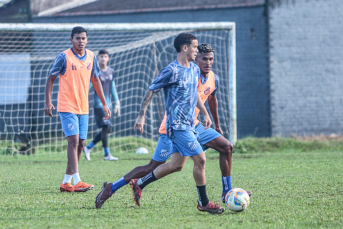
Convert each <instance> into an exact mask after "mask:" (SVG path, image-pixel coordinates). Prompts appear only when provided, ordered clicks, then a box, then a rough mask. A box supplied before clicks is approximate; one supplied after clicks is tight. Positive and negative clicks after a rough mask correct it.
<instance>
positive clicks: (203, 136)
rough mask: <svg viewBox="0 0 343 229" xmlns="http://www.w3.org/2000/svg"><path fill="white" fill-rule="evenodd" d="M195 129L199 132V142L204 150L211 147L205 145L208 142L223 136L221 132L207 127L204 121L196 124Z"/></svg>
mask: <svg viewBox="0 0 343 229" xmlns="http://www.w3.org/2000/svg"><path fill="white" fill-rule="evenodd" d="M195 131H196V132H197V133H198V136H197V137H198V142H199V143H200V145H201V146H202V148H203V150H207V149H208V148H209V147H207V146H205V144H206V143H209V142H210V141H212V140H213V139H216V138H218V137H220V136H222V135H221V134H220V133H218V132H217V131H215V130H214V129H212V128H207V129H205V127H204V125H203V124H202V123H199V124H198V125H196V126H195Z"/></svg>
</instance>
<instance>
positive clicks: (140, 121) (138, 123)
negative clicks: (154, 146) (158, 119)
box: [133, 116, 145, 134]
mask: <svg viewBox="0 0 343 229" xmlns="http://www.w3.org/2000/svg"><path fill="white" fill-rule="evenodd" d="M144 123H145V117H144V116H138V117H137V119H136V123H135V126H134V127H133V129H134V130H135V131H136V128H138V130H139V132H141V133H142V134H143V132H144V130H143V128H144Z"/></svg>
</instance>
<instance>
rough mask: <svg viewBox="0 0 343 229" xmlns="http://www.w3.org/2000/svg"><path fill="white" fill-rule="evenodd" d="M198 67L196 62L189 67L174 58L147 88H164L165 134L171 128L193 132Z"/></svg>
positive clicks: (170, 131) (158, 89)
mask: <svg viewBox="0 0 343 229" xmlns="http://www.w3.org/2000/svg"><path fill="white" fill-rule="evenodd" d="M199 76H200V69H199V67H198V66H197V65H196V64H193V63H190V67H189V68H187V67H185V66H182V65H180V64H179V63H178V62H177V61H176V60H175V61H174V62H172V63H171V64H169V65H168V66H167V67H165V68H164V69H162V71H161V72H160V74H159V75H158V76H157V77H156V79H155V80H154V81H153V82H152V84H151V85H150V87H149V89H150V90H152V91H154V92H158V91H160V90H161V88H163V89H164V94H165V99H166V111H167V124H166V129H167V135H168V136H171V133H172V130H190V131H193V132H195V125H194V118H195V108H196V105H197V93H198V81H199Z"/></svg>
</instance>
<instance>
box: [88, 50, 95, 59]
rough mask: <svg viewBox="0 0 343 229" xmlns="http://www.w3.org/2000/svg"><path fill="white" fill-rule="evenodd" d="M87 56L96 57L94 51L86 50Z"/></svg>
mask: <svg viewBox="0 0 343 229" xmlns="http://www.w3.org/2000/svg"><path fill="white" fill-rule="evenodd" d="M86 52H87V55H91V56H92V57H95V54H94V52H93V51H91V50H89V49H86Z"/></svg>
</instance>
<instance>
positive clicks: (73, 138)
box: [44, 26, 111, 192]
mask: <svg viewBox="0 0 343 229" xmlns="http://www.w3.org/2000/svg"><path fill="white" fill-rule="evenodd" d="M70 41H71V43H72V44H73V47H72V48H70V49H67V50H66V51H64V52H62V53H60V54H59V55H58V56H57V57H56V59H55V62H54V65H53V67H52V69H51V71H50V76H49V77H48V80H47V82H46V88H45V108H44V112H45V114H47V115H48V116H50V117H52V116H53V115H52V110H54V109H55V107H54V105H53V104H52V103H51V92H52V88H53V84H54V81H55V79H56V78H57V77H58V76H59V77H60V86H59V93H58V105H57V111H58V112H59V115H60V118H61V122H62V129H63V132H64V134H65V136H66V138H67V140H68V150H67V156H68V163H67V170H66V173H65V175H64V178H63V181H62V183H61V185H60V191H61V192H86V191H88V190H91V189H92V188H93V187H94V185H92V184H87V183H84V182H82V181H81V178H80V175H79V168H78V161H79V159H80V155H81V152H82V149H83V147H84V144H85V139H86V138H87V132H88V113H89V107H88V106H89V105H88V102H89V101H88V91H89V83H90V81H92V84H93V87H94V89H95V91H96V93H97V94H98V96H99V98H100V100H101V102H102V104H103V109H104V111H105V113H106V116H105V117H104V119H109V118H110V117H111V111H110V109H109V108H108V106H107V104H106V99H105V96H104V93H103V90H102V86H101V82H100V80H99V78H98V76H99V75H100V67H99V64H98V62H97V59H96V58H95V55H94V53H93V52H92V51H90V50H88V49H85V47H86V44H87V31H86V30H85V29H84V28H83V27H81V26H77V27H74V28H73V30H72V32H71V38H70ZM72 179H73V181H74V185H71V180H72Z"/></svg>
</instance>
